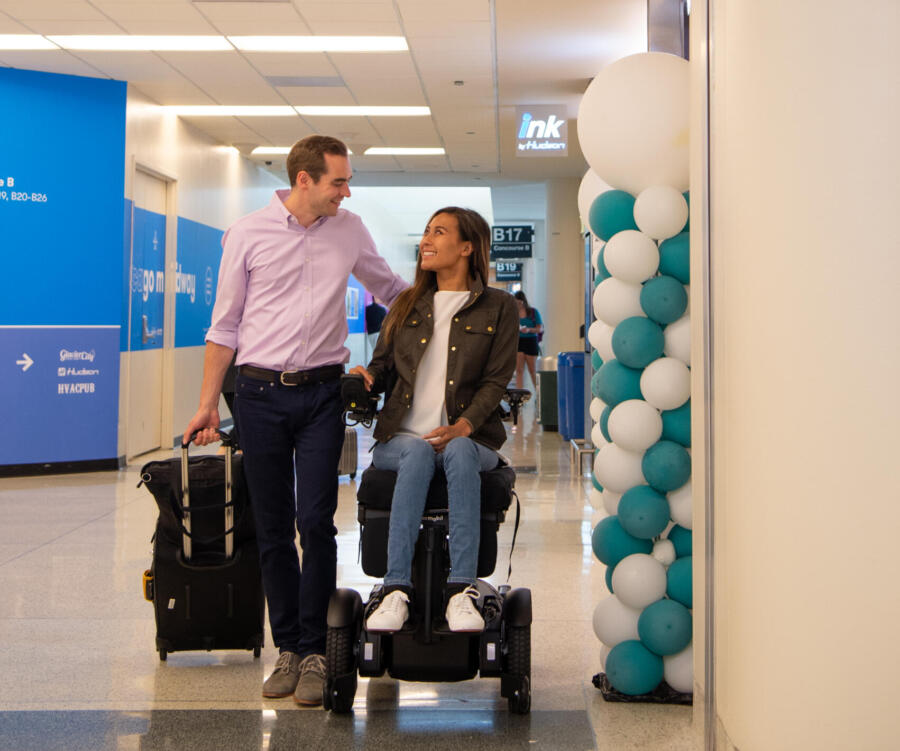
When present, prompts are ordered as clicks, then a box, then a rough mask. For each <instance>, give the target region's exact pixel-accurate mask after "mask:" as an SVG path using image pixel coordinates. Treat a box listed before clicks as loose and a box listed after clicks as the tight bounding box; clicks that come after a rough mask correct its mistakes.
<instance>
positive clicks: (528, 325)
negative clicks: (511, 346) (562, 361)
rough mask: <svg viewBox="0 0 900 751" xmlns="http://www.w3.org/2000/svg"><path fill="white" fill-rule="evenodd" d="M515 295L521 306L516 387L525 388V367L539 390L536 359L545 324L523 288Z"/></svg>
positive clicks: (535, 387)
mask: <svg viewBox="0 0 900 751" xmlns="http://www.w3.org/2000/svg"><path fill="white" fill-rule="evenodd" d="M513 297H515V298H516V302H517V303H518V306H519V352H518V354H517V355H516V388H517V389H520V388H523V383H524V381H525V368H526V366H527V367H528V373H529V375H530V376H531V385H532V387H533V388H534V389H535V390H537V376H536V374H535V360H536V359H537V356H538V353H539V349H538V342H539V340H540V338H541V336H542V335H543V333H544V324H543V322H542V321H541V314H540V313H538V310H537V308H532V307H531V306H530V305H529V304H528V298H527V297H525V293H524V292H522V290H519V291H518V292H516V293H515V294H514V295H513Z"/></svg>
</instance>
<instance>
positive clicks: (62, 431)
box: [0, 326, 119, 464]
mask: <svg viewBox="0 0 900 751" xmlns="http://www.w3.org/2000/svg"><path fill="white" fill-rule="evenodd" d="M0 373H2V374H3V376H2V382H3V385H4V389H5V391H6V397H5V398H4V399H0V424H2V425H3V430H0V464H37V463H53V462H70V461H87V460H92V459H107V458H113V457H115V456H116V455H117V450H118V449H117V429H118V425H117V421H116V416H117V414H118V406H119V405H118V401H119V327H118V326H90V327H79V326H67V327H51V326H39V327H26V326H23V327H19V326H0Z"/></svg>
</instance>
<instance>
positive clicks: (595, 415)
mask: <svg viewBox="0 0 900 751" xmlns="http://www.w3.org/2000/svg"><path fill="white" fill-rule="evenodd" d="M591 325H592V326H593V324H591ZM602 356H603V355H601V357H602ZM588 409H589V410H590V412H591V419H592V420H593V421H594V422H597V421H598V420H599V419H600V415H602V414H603V410H604V409H606V404H605V403H604V401H603V400H602V399H598V398H597V397H596V396H595V397H594V398H593V399H591V406H590V407H589V408H588Z"/></svg>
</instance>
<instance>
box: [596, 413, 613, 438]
mask: <svg viewBox="0 0 900 751" xmlns="http://www.w3.org/2000/svg"><path fill="white" fill-rule="evenodd" d="M612 410H613V408H612V407H610V406H609V405H608V404H607V405H606V406H605V407H604V408H603V411H602V412H601V413H600V419H599V420H597V424H598V425H600V432H601V433H602V434H603V437H604V438H605V439H606V440H607V441H609V442H610V443H612V438H610V437H609V415H610V413H611V412H612Z"/></svg>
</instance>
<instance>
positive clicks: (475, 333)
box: [367, 279, 519, 450]
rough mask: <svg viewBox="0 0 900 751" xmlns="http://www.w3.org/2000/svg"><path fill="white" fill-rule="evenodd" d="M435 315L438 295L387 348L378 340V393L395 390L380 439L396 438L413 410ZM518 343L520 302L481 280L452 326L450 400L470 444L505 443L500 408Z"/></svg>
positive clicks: (450, 411) (451, 416)
mask: <svg viewBox="0 0 900 751" xmlns="http://www.w3.org/2000/svg"><path fill="white" fill-rule="evenodd" d="M433 315H434V290H430V291H428V292H426V293H425V294H424V295H423V296H422V297H421V298H419V300H418V301H417V302H416V305H415V307H414V308H413V311H412V312H411V313H410V315H409V316H408V317H407V319H406V320H405V321H403V322H402V323H400V324H399V325H398V326H397V327H396V328H395V329H394V333H393V336H392V337H391V340H390V343H386V342H385V336H384V333H385V332H384V330H382V333H381V336H379V337H378V343H377V345H376V346H375V352H374V354H373V355H372V361H371V362H370V363H369V365H368V368H367V369H368V371H369V372H370V373H371V374H372V377H373V378H374V379H375V384H374V386H373V391H375V392H376V393H377V392H381V391H384V390H385V388H386V387H391V392H390V395H389V396H388V398H387V401H386V402H385V405H384V408H383V409H382V410H381V413H380V414H379V416H378V423H377V424H376V425H375V433H374V435H375V440H377V441H380V442H382V443H384V442H386V441H389V440H390V439H391V438H392V437H393V436H394V434H395V433H396V432H397V431H398V430H399V429H400V424H401V423H402V421H403V418H404V417H405V416H406V414H407V411H408V410H409V408H410V406H411V405H412V399H413V393H414V388H413V387H414V386H415V383H416V370H417V368H418V367H419V361H420V360H421V359H422V355H423V354H424V353H425V347H426V346H427V345H428V342H430V341H431V337H432V334H433V332H434V318H433ZM518 343H519V312H518V308H517V307H516V301H515V298H513V296H512V295H510V294H508V293H506V292H503V291H502V290H499V289H494V288H492V287H485V286H484V285H483V284H482V283H481V281H480V280H478V279H476V280H475V281H474V282H473V283H472V287H471V291H470V293H469V299H468V300H467V301H466V303H465V305H463V307H462V308H461V309H460V310H459V312H458V313H456V315H454V316H453V320H452V321H451V323H450V339H449V342H448V345H447V346H448V351H447V382H446V389H445V392H444V400H445V404H446V406H447V418H448V420H449V422H450V424H451V425H452V424H454V423H455V422H456V421H457V420H458V419H460V418H461V417H464V418H465V419H466V420H468V421H469V422H470V423H471V424H472V428H473V431H472V435H471V438H472V439H473V440H475V441H478V443H482V444H484V445H485V446H487V447H489V448H492V449H494V450H496V449H499V448H500V446H502V445H503V442H504V441H505V440H506V431H505V430H504V428H503V423H502V422H501V421H500V413H499V411H498V407H499V405H500V399H501V398H502V397H503V392H504V391H506V387H507V385H508V384H509V381H510V379H511V378H512V375H513V372H514V371H515V368H516V351H517V349H518ZM391 384H392V386H391ZM434 427H438V426H437V425H435V426H434Z"/></svg>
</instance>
